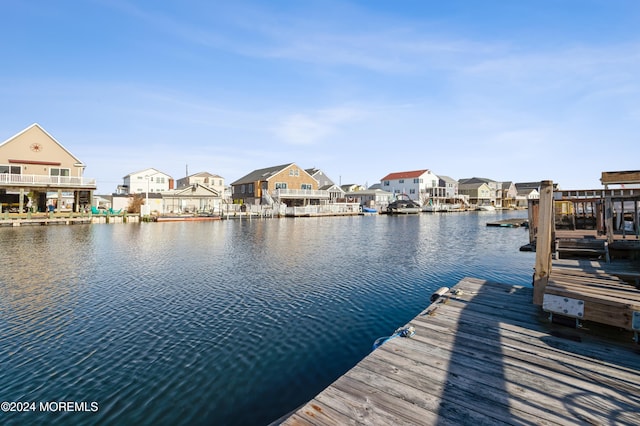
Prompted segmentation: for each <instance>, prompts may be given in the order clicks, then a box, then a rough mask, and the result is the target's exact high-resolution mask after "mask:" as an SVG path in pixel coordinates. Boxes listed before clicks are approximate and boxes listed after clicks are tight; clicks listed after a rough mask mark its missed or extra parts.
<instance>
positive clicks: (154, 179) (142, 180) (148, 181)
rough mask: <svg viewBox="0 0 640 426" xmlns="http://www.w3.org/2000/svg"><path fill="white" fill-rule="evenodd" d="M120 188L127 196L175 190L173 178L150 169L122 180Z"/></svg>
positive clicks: (131, 174) (129, 175)
mask: <svg viewBox="0 0 640 426" xmlns="http://www.w3.org/2000/svg"><path fill="white" fill-rule="evenodd" d="M122 179H123V181H124V183H123V185H122V186H121V187H120V188H121V189H123V191H124V192H125V193H126V194H145V193H157V192H166V191H169V190H171V189H174V188H173V182H174V181H173V178H172V177H171V176H169V175H168V174H166V173H162V172H161V171H159V170H157V169H154V168H149V169H144V170H140V171H137V172H134V173H130V174H128V175H126V176H125V177H124V178H122Z"/></svg>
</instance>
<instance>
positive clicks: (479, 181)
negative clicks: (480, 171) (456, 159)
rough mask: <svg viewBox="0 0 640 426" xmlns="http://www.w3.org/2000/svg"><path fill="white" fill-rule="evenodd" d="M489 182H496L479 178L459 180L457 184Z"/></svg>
mask: <svg viewBox="0 0 640 426" xmlns="http://www.w3.org/2000/svg"><path fill="white" fill-rule="evenodd" d="M489 182H496V181H495V180H493V179H487V178H481V177H476V176H474V177H472V178H465V179H460V180H459V181H458V183H461V184H462V183H489Z"/></svg>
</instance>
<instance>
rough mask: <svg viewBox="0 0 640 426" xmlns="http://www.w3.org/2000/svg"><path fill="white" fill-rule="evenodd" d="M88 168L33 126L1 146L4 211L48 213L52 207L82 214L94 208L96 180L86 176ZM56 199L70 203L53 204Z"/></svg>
mask: <svg viewBox="0 0 640 426" xmlns="http://www.w3.org/2000/svg"><path fill="white" fill-rule="evenodd" d="M85 167H86V166H85V164H84V163H83V162H82V161H80V159H78V157H76V156H75V155H73V154H72V153H71V152H70V151H69V150H67V149H66V148H65V147H64V146H62V144H61V143H60V142H58V141H57V140H56V139H55V138H54V137H53V136H51V135H50V134H49V133H47V132H46V131H45V130H44V129H43V128H42V127H40V125H39V124H37V123H34V124H32V125H31V126H29V127H27V128H26V129H24V130H22V131H21V132H20V133H18V134H16V135H14V136H12V137H10V138H9V139H7V140H5V141H4V142H2V143H1V144H0V201H1V202H2V210H3V211H7V210H9V211H17V212H19V211H24V210H25V209H26V208H27V207H29V208H30V209H31V210H32V211H45V210H46V209H47V208H48V206H47V204H49V205H50V206H51V208H55V209H56V211H61V210H72V211H74V212H80V211H81V209H84V208H86V207H87V206H90V205H91V198H92V196H93V191H95V190H96V181H95V179H88V178H85V177H84V176H83V174H84V169H85ZM47 194H49V196H48V195H47ZM53 200H59V201H61V200H68V201H67V202H65V203H62V202H57V203H55V205H54V202H53ZM47 201H49V203H48V202H47Z"/></svg>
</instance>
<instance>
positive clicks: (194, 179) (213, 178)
mask: <svg viewBox="0 0 640 426" xmlns="http://www.w3.org/2000/svg"><path fill="white" fill-rule="evenodd" d="M195 184H198V185H201V186H204V187H205V188H209V189H213V190H214V191H215V192H216V193H218V195H219V196H220V197H223V196H224V192H225V191H224V178H223V177H222V176H219V175H215V174H212V173H209V172H200V173H195V174H193V175H189V176H186V177H183V178H181V179H178V180H177V181H176V189H183V188H187V187H190V186H193V185H195Z"/></svg>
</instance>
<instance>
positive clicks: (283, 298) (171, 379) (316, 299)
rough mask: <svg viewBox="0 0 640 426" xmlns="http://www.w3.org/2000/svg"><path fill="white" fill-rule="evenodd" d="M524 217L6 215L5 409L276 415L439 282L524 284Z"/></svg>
mask: <svg viewBox="0 0 640 426" xmlns="http://www.w3.org/2000/svg"><path fill="white" fill-rule="evenodd" d="M526 215H527V212H526V211H506V212H467V213H448V214H420V215H409V216H358V217H323V218H295V219H294V218H287V219H260V220H251V221H247V220H243V221H239V220H226V221H214V222H170V223H141V224H108V225H74V226H49V227H44V226H38V227H19V228H0V244H1V246H2V250H1V251H0V401H2V402H11V403H13V404H12V405H11V406H9V405H3V411H2V412H0V424H3V425H22V424H30V425H32V424H54V423H55V424H70V425H93V424H103V425H111V424H113V425H121V424H135V425H163V424H167V425H182V424H184V425H199V424H201V425H267V424H269V423H271V422H272V421H275V420H276V419H278V418H280V417H281V416H283V415H285V414H287V413H289V412H291V411H292V410H294V409H296V408H297V407H299V406H300V405H301V404H303V403H305V402H306V401H308V400H310V399H311V398H313V397H314V396H315V395H316V394H317V393H318V392H320V391H321V390H322V389H323V388H325V387H326V386H328V385H329V384H330V383H331V382H333V381H334V380H335V379H337V378H338V377H339V376H340V375H342V374H344V373H345V372H346V371H347V370H348V369H349V368H351V367H353V366H354V365H355V364H356V363H357V362H358V361H360V360H361V359H362V358H363V357H364V356H366V355H367V354H368V353H369V352H370V351H371V349H372V344H373V342H374V341H375V340H376V339H377V338H378V337H381V336H385V335H390V334H392V333H393V332H394V330H395V329H397V328H398V327H401V326H403V325H405V324H406V323H407V322H408V321H410V320H411V319H412V318H413V317H414V316H416V315H417V314H419V313H420V312H421V311H422V310H423V309H424V308H426V307H427V306H428V305H429V303H430V302H429V299H430V296H431V294H432V293H433V292H434V291H435V290H436V289H438V288H439V287H442V286H447V287H451V286H453V285H455V284H456V283H457V282H458V281H459V280H460V279H461V278H463V277H465V276H471V277H476V278H482V279H487V280H492V281H498V282H503V283H506V284H520V285H526V286H529V285H531V277H532V273H533V266H534V260H535V259H534V254H533V253H527V252H520V251H519V247H520V246H522V245H524V244H526V243H527V242H528V232H527V230H526V229H524V228H496V227H487V226H486V223H487V222H490V221H495V220H499V219H507V218H514V217H522V218H526ZM18 403H21V404H18ZM32 403H33V405H31V404H32ZM25 404H28V405H25ZM5 408H10V409H9V410H7V411H6V412H5V410H4V409H5ZM18 408H19V409H20V410H21V411H16V410H17V409H18ZM33 408H35V409H33Z"/></svg>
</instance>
